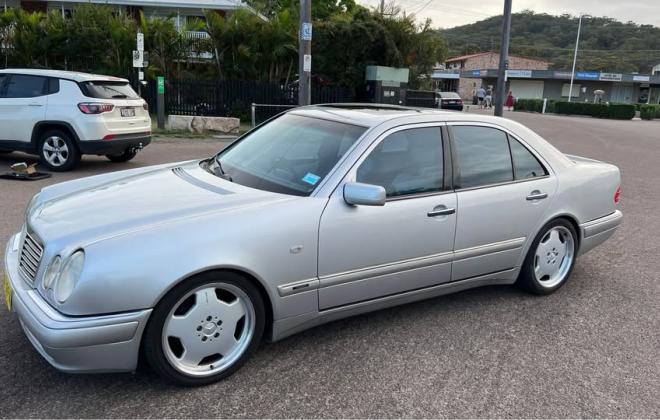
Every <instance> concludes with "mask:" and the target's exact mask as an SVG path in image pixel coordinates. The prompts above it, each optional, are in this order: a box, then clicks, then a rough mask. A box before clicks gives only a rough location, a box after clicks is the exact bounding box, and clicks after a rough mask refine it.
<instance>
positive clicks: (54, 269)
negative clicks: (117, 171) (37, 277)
mask: <svg viewBox="0 0 660 420" xmlns="http://www.w3.org/2000/svg"><path fill="white" fill-rule="evenodd" d="M60 268H62V257H60V256H59V255H58V256H56V257H55V258H53V260H52V261H51V262H50V264H48V268H47V269H46V273H45V274H44V280H43V286H44V289H50V287H51V286H52V285H53V282H54V281H55V279H56V278H57V275H58V274H60Z"/></svg>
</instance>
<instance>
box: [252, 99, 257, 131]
mask: <svg viewBox="0 0 660 420" xmlns="http://www.w3.org/2000/svg"><path fill="white" fill-rule="evenodd" d="M256 114H257V110H256V106H255V103H254V102H252V128H254V126H255V125H256V124H257V115H256Z"/></svg>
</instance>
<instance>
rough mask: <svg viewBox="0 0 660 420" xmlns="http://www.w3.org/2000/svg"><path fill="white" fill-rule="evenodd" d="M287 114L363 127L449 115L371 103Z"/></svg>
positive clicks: (307, 108) (313, 107)
mask: <svg viewBox="0 0 660 420" xmlns="http://www.w3.org/2000/svg"><path fill="white" fill-rule="evenodd" d="M289 112H290V113H294V114H297V115H304V116H307V117H313V118H320V119H326V120H332V121H339V122H345V123H348V124H355V125H361V126H364V127H374V126H377V125H379V124H381V123H384V122H386V121H391V120H395V119H400V118H406V117H413V116H420V115H424V114H431V115H438V116H440V115H442V114H449V112H446V111H438V110H434V109H430V108H414V107H403V106H397V105H388V104H372V103H341V104H321V105H310V106H304V107H299V108H294V109H292V110H291V111H289Z"/></svg>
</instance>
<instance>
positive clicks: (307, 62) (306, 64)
mask: <svg viewBox="0 0 660 420" xmlns="http://www.w3.org/2000/svg"><path fill="white" fill-rule="evenodd" d="M303 71H305V72H310V71H312V56H311V54H305V55H304V56H303Z"/></svg>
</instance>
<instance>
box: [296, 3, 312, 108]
mask: <svg viewBox="0 0 660 420" xmlns="http://www.w3.org/2000/svg"><path fill="white" fill-rule="evenodd" d="M311 22H312V0H300V27H299V30H300V36H299V38H300V39H299V40H298V75H299V78H298V81H299V82H298V105H309V104H310V103H311V102H312V94H311V92H312V91H311V86H310V85H311V79H312V23H311Z"/></svg>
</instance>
